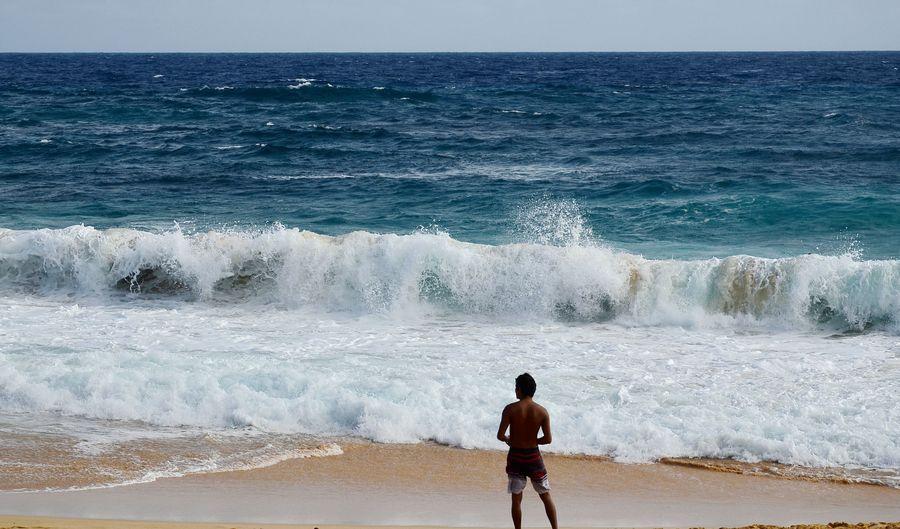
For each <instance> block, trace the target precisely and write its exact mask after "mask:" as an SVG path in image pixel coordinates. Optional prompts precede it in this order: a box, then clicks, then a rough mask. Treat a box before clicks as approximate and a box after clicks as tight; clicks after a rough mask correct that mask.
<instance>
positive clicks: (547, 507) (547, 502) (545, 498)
mask: <svg viewBox="0 0 900 529" xmlns="http://www.w3.org/2000/svg"><path fill="white" fill-rule="evenodd" d="M539 497H540V498H541V501H542V502H544V511H545V512H546V513H547V519H548V520H550V527H552V528H553V529H557V527H556V505H554V504H553V498H551V497H550V493H549V492H545V493H543V494H541V495H540V496H539ZM519 499H520V500H521V498H519ZM519 513H520V514H519V518H520V519H521V510H520V511H519ZM516 527H517V528H518V527H519V526H518V525H517V526H516Z"/></svg>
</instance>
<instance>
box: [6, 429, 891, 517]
mask: <svg viewBox="0 0 900 529" xmlns="http://www.w3.org/2000/svg"><path fill="white" fill-rule="evenodd" d="M342 446H343V449H344V454H343V455H340V456H331V457H314V458H306V459H294V460H289V461H284V462H282V463H279V464H277V465H274V466H271V467H267V468H261V469H254V470H246V471H233V472H224V473H211V474H196V475H191V476H185V477H181V478H165V479H160V480H157V481H155V482H152V483H144V484H138V485H129V486H123V487H113V488H107V489H95V490H82V491H68V492H33V493H0V513H3V514H6V515H17V516H21V515H40V516H56V517H75V518H82V519H84V518H87V519H129V520H142V521H147V520H154V521H170V522H218V523H227V524H228V527H239V525H235V524H241V523H251V524H254V525H258V524H264V523H270V524H271V523H287V524H301V525H302V526H308V525H310V524H314V525H315V526H317V527H321V526H320V525H319V524H324V525H403V526H418V525H427V526H457V527H459V526H466V527H500V526H506V525H509V521H508V516H509V515H508V508H509V507H508V501H509V499H508V496H507V494H506V492H505V476H504V474H503V466H504V453H502V452H494V451H479V450H460V449H455V448H448V447H444V446H438V445H433V444H420V445H377V444H369V443H348V444H343V445H342ZM546 460H547V466H548V469H549V472H550V476H551V484H552V487H553V495H554V498H555V500H556V502H557V504H558V508H559V513H560V523H561V524H562V525H563V526H566V527H697V526H704V527H726V526H727V527H734V526H745V525H750V524H757V523H763V524H777V525H789V524H797V523H827V522H833V521H844V522H863V521H867V522H872V521H898V520H900V490H898V489H893V488H889V487H884V486H877V485H863V484H847V483H839V482H833V481H810V480H797V479H783V478H777V477H769V476H762V475H744V474H736V473H733V472H717V471H712V470H707V469H702V468H694V467H692V466H685V465H682V464H650V465H622V464H618V463H614V462H611V461H608V460H604V459H601V458H588V457H563V456H554V455H548V456H547V457H546ZM14 518H15V517H10V516H6V517H5V518H2V519H3V520H5V523H7V525H10V524H13V523H15V524H18V525H21V526H22V527H37V526H36V525H34V523H36V522H34V523H33V522H29V521H28V520H26V519H22V518H15V519H14ZM18 519H21V520H25V521H21V522H19V521H15V520H18ZM41 523H43V522H41ZM53 523H57V525H52V524H51V525H44V526H47V527H73V528H75V527H107V526H103V525H94V526H90V525H59V524H60V523H68V522H53ZM73 523H74V522H73ZM78 523H82V522H78ZM83 523H88V522H83ZM91 523H100V522H91ZM545 523H546V521H545V519H544V515H543V511H542V509H541V505H540V501H539V499H538V498H537V495H536V494H534V493H533V492H531V491H530V490H529V491H527V492H526V499H525V505H524V524H525V526H532V527H533V526H543V525H545ZM29 524H31V525H29ZM135 527H136V528H137V527H150V526H147V525H139V526H135ZM175 527H192V526H189V525H183V523H182V524H179V525H177V526H175Z"/></svg>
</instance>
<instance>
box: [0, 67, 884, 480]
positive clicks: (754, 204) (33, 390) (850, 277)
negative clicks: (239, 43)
mask: <svg viewBox="0 0 900 529" xmlns="http://www.w3.org/2000/svg"><path fill="white" fill-rule="evenodd" d="M898 68H900V53H896V52H890V53H888V52H885V53H880V52H866V53H671V54H656V53H636V54H629V53H597V54H538V53H535V54H161V55H136V54H65V55H54V54H47V55H43V54H27V55H26V54H0V446H2V448H3V453H2V454H0V489H3V490H32V489H45V488H73V487H74V488H83V487H96V486H110V485H116V484H122V483H130V482H137V481H147V480H152V479H156V478H157V477H160V476H174V475H181V474H185V473H190V472H204V471H210V470H223V469H226V470H227V469H237V468H250V467H255V466H263V465H268V464H273V463H275V462H277V461H280V460H283V459H285V458H290V457H308V456H316V457H318V456H330V455H335V454H338V453H339V452H340V448H339V444H340V442H341V440H345V439H354V438H363V439H368V440H374V441H377V442H384V443H414V442H422V441H434V442H438V443H444V444H449V445H452V446H459V447H463V448H482V449H484V448H493V449H500V448H503V446H502V445H501V446H498V442H497V441H496V440H495V432H496V427H497V424H498V422H499V413H500V410H501V409H502V406H503V405H504V404H505V403H507V402H508V401H510V400H512V399H513V398H514V396H513V391H512V386H513V379H514V378H515V376H516V375H518V374H519V373H521V372H523V371H528V372H530V373H532V374H533V375H534V376H535V378H536V379H537V382H538V391H537V395H536V399H537V400H538V401H539V402H542V403H544V404H545V405H546V407H547V408H548V409H549V410H550V412H551V414H552V417H553V428H554V444H553V445H552V447H551V448H550V449H551V450H554V451H558V452H562V453H571V454H589V455H600V456H608V457H611V458H614V459H615V460H617V461H622V462H626V463H643V462H651V461H657V460H660V459H666V458H701V459H703V460H706V459H716V460H719V459H724V460H734V461H738V462H748V463H753V464H769V463H773V464H775V466H777V467H778V468H781V469H797V468H799V469H801V470H800V471H799V472H801V473H802V472H806V473H809V474H811V475H820V476H824V477H836V476H837V477H842V478H847V477H848V476H849V479H854V480H862V481H870V482H876V483H884V484H887V485H893V486H898V485H900V406H898V405H897V401H898V396H900V261H898V259H900V70H898ZM791 471H792V472H793V471H794V470H791Z"/></svg>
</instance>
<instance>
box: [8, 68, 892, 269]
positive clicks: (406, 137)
mask: <svg viewBox="0 0 900 529" xmlns="http://www.w3.org/2000/svg"><path fill="white" fill-rule="evenodd" d="M898 67H900V53H875V52H873V53H736V54H732V53H697V54H695V53H679V54H653V53H642V54H621V53H615V54H613V53H610V54H412V55H409V54H360V55H356V54H287V55H285V54H265V55H253V54H211V55H207V54H198V55H195V54H172V55H130V54H113V55H108V54H87V55H81V54H75V55H19V54H5V55H0V227H3V228H11V229H34V228H43V227H53V228H60V227H65V226H69V225H72V224H80V223H83V224H85V225H90V226H94V227H97V228H109V227H133V228H139V229H151V230H165V229H170V228H172V226H173V225H174V223H175V222H178V223H179V225H180V226H181V227H182V228H183V229H189V230H191V229H198V230H205V229H222V228H225V227H229V226H230V227H234V226H238V227H261V226H267V225H269V224H271V223H274V222H280V223H282V224H284V225H285V226H287V227H299V228H302V229H308V230H311V231H315V232H318V233H323V234H330V235H336V234H343V233H347V232H350V231H353V230H367V231H371V232H380V233H385V232H394V233H410V232H413V231H415V230H417V229H419V228H422V227H425V228H428V229H438V230H441V231H446V232H448V233H450V234H451V236H453V237H454V238H456V239H459V240H464V241H473V242H485V243H504V242H513V241H519V240H527V239H528V238H529V237H531V236H532V235H533V233H532V232H533V230H532V229H531V228H529V227H528V226H523V222H522V219H523V211H524V212H525V213H524V218H531V217H533V216H534V214H533V213H529V212H533V211H535V210H537V211H547V210H553V211H554V212H556V213H555V214H559V211H563V212H569V213H571V212H573V211H574V212H575V214H577V215H579V216H580V218H582V219H584V220H585V221H586V222H587V224H588V226H589V227H590V228H591V230H592V232H593V236H594V237H596V238H598V239H601V240H602V241H604V242H605V243H608V244H610V245H611V246H613V247H617V248H622V249H626V250H628V251H632V252H640V253H643V254H644V255H645V256H648V257H670V256H675V257H708V256H727V255H733V254H752V255H756V256H765V257H783V256H792V255H800V254H805V253H810V252H812V253H820V254H837V253H842V252H845V251H848V250H854V251H856V252H858V254H859V255H861V256H864V257H865V258H869V259H885V258H893V257H898V247H900V70H898ZM566 214H568V213H566Z"/></svg>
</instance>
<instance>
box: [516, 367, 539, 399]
mask: <svg viewBox="0 0 900 529" xmlns="http://www.w3.org/2000/svg"><path fill="white" fill-rule="evenodd" d="M536 389H537V383H536V382H535V381H534V377H532V376H531V375H529V374H528V373H522V374H521V375H519V376H517V377H516V398H519V399H524V398H525V397H533V396H534V391H535V390H536Z"/></svg>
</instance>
